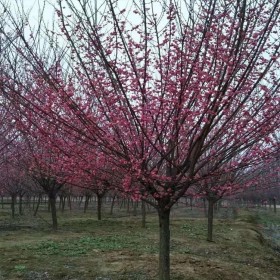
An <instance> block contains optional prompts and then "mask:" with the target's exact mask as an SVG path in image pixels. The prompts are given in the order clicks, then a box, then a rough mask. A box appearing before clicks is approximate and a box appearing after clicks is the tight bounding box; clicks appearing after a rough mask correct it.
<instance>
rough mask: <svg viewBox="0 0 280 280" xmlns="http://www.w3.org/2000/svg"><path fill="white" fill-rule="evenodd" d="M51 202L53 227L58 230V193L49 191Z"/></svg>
mask: <svg viewBox="0 0 280 280" xmlns="http://www.w3.org/2000/svg"><path fill="white" fill-rule="evenodd" d="M49 203H50V209H51V213H52V228H53V230H57V216H56V195H55V194H54V193H49Z"/></svg>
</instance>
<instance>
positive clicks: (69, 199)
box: [67, 195, 72, 211]
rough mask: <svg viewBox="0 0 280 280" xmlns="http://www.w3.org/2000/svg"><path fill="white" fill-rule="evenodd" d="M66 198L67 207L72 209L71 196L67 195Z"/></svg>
mask: <svg viewBox="0 0 280 280" xmlns="http://www.w3.org/2000/svg"><path fill="white" fill-rule="evenodd" d="M67 199H68V207H69V210H70V211H71V210H72V203H71V196H70V195H68V196H67Z"/></svg>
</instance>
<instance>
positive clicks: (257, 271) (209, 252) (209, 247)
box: [0, 200, 280, 280]
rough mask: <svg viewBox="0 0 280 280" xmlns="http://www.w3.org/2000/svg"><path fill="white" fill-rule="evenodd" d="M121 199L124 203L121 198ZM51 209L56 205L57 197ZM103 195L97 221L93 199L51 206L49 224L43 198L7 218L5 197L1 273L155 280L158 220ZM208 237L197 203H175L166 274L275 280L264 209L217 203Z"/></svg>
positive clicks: (273, 217) (279, 263)
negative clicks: (104, 199)
mask: <svg viewBox="0 0 280 280" xmlns="http://www.w3.org/2000/svg"><path fill="white" fill-rule="evenodd" d="M126 203H127V202H126ZM57 206H58V208H59V205H58V204H57ZM127 206H128V205H127V204H126V205H124V204H123V203H116V205H115V208H114V212H113V213H112V214H111V213H110V212H111V203H109V202H105V203H104V204H103V208H102V216H103V218H102V220H101V221H99V220H97V217H96V205H95V202H94V201H92V202H90V204H89V206H88V209H87V211H86V213H84V208H83V207H82V205H80V206H79V204H78V203H74V202H73V203H72V210H70V209H69V207H67V206H66V207H65V209H64V211H63V212H62V211H61V209H60V210H58V221H59V222H58V224H59V226H58V230H57V231H56V232H55V231H53V230H52V229H51V216H50V213H48V207H47V204H45V203H42V204H41V205H40V208H39V211H38V213H37V215H36V217H34V216H33V215H34V209H33V206H32V205H29V206H26V205H25V207H24V208H23V210H24V213H23V215H19V214H18V209H17V208H16V211H15V212H16V214H15V218H14V219H12V217H11V209H10V204H9V201H8V200H6V203H5V204H3V205H2V207H3V208H2V209H0V251H1V255H0V279H1V280H12V279H15V280H16V279H18V280H19V279H26V280H35V279H36V280H47V279H53V280H56V279H64V280H66V279H68V280H70V279H71V280H74V279H76V280H87V279H94V280H153V279H158V274H157V273H158V271H157V263H158V246H159V244H158V242H159V240H158V219H157V215H156V213H155V211H154V210H153V209H152V208H147V213H146V215H147V216H146V228H143V227H142V218H141V207H140V205H136V204H135V205H134V206H133V205H132V202H131V205H130V207H129V208H128V207H127ZM215 216H216V217H217V219H215V220H214V242H207V241H206V235H207V220H206V218H205V214H204V210H203V208H199V207H193V209H190V207H186V206H185V205H183V204H180V203H179V204H178V205H176V206H175V207H174V208H173V210H172V213H171V279H172V280H185V279H193V280H203V279H213V280H214V279H223V280H235V279H236V280H239V279H242V280H243V279H248V280H249V279H250V280H251V279H260V280H262V279H266V280H277V279H279V272H280V268H279V267H280V257H279V251H277V250H278V249H277V244H276V243H273V242H271V239H270V236H269V233H273V232H272V230H273V229H274V230H275V229H277V225H278V227H279V225H280V216H279V213H274V212H273V211H271V210H269V208H267V209H265V208H259V209H257V208H254V209H250V210H248V209H245V208H238V209H235V210H233V209H232V208H225V207H221V208H219V210H216V212H215Z"/></svg>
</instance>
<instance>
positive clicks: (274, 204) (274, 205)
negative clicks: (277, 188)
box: [272, 198, 276, 213]
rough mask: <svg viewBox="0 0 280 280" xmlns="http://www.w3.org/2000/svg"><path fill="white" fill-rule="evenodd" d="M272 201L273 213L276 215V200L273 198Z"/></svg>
mask: <svg viewBox="0 0 280 280" xmlns="http://www.w3.org/2000/svg"><path fill="white" fill-rule="evenodd" d="M272 201H273V211H274V213H276V198H273V199H272Z"/></svg>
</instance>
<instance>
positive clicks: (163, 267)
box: [158, 209, 170, 280]
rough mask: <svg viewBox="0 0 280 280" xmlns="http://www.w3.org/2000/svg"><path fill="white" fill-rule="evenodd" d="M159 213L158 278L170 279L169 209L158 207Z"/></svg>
mask: <svg viewBox="0 0 280 280" xmlns="http://www.w3.org/2000/svg"><path fill="white" fill-rule="evenodd" d="M158 215H159V280H170V229H169V224H170V221H169V219H170V209H168V210H164V209H158Z"/></svg>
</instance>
